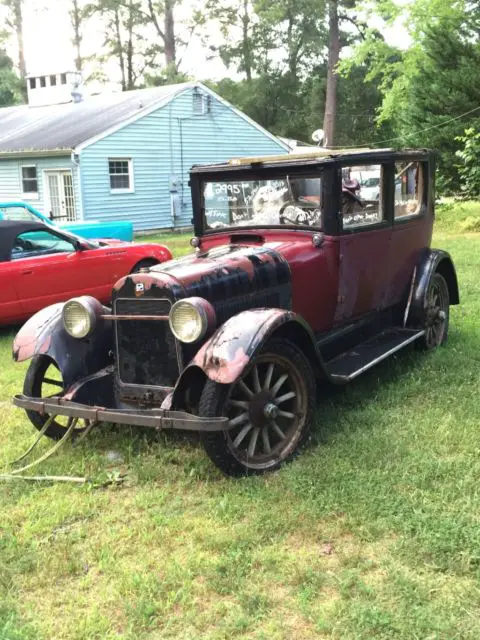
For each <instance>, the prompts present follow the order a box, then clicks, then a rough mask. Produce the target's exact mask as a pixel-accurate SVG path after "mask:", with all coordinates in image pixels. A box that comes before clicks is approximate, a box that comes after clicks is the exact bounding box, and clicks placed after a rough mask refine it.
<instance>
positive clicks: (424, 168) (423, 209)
mask: <svg viewBox="0 0 480 640" xmlns="http://www.w3.org/2000/svg"><path fill="white" fill-rule="evenodd" d="M400 162H410V163H412V162H416V163H417V164H418V165H420V169H421V172H422V194H421V198H419V205H418V207H417V210H416V211H414V212H413V213H409V214H408V215H405V216H398V217H397V216H396V215H395V174H396V164H397V163H400ZM427 180H428V163H427V162H426V161H425V160H416V159H413V160H412V159H410V158H395V161H394V163H393V175H392V181H393V184H392V196H393V203H392V221H393V224H394V225H399V224H400V225H401V224H406V223H408V222H410V221H411V220H417V219H418V218H421V217H423V216H425V215H426V213H427V210H428V206H427V203H428V184H427Z"/></svg>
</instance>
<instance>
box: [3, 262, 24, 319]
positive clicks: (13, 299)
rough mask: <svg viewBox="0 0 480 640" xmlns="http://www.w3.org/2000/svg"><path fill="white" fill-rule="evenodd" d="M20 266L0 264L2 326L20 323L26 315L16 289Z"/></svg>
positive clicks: (9, 263)
mask: <svg viewBox="0 0 480 640" xmlns="http://www.w3.org/2000/svg"><path fill="white" fill-rule="evenodd" d="M17 270H18V265H16V264H14V263H12V262H11V261H7V262H0V283H1V286H0V324H10V323H13V322H20V320H22V319H23V317H24V313H23V308H22V305H21V303H20V301H19V299H18V296H17V291H16V288H15V279H16V277H17Z"/></svg>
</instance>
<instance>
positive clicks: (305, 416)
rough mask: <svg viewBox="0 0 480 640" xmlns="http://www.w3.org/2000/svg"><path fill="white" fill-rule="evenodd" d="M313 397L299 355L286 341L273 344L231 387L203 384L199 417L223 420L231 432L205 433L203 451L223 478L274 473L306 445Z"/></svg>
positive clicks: (308, 370)
mask: <svg viewBox="0 0 480 640" xmlns="http://www.w3.org/2000/svg"><path fill="white" fill-rule="evenodd" d="M314 398H315V381H314V376H313V372H312V369H311V366H310V364H309V362H308V360H307V358H306V357H305V356H304V354H303V353H302V351H301V350H300V349H298V347H296V346H295V345H294V344H293V343H291V342H289V341H287V340H280V339H275V340H271V341H270V342H269V343H268V344H267V345H266V347H265V349H264V350H263V351H262V352H261V353H260V354H259V355H258V356H256V357H255V359H254V360H253V361H252V363H251V365H250V367H249V368H248V369H247V370H246V372H245V373H244V374H243V375H242V377H241V378H240V379H239V380H237V381H236V382H235V383H234V384H232V385H220V384H217V383H214V382H212V381H208V382H207V383H206V385H205V388H204V390H203V393H202V398H201V401H200V414H201V415H204V416H218V415H225V416H227V417H228V418H229V429H228V430H227V431H225V432H222V433H219V434H218V433H205V434H204V438H203V440H204V446H205V450H206V452H207V454H208V455H209V457H210V458H211V459H212V461H213V462H214V463H215V464H216V465H217V466H218V467H219V468H220V469H222V471H224V472H225V473H226V474H227V475H233V476H239V475H246V474H248V473H263V472H265V471H270V470H273V469H275V468H277V467H278V466H279V465H280V464H281V463H282V462H285V461H286V460H288V459H289V458H291V457H292V456H293V455H294V454H295V452H296V451H297V449H298V447H299V446H300V444H301V443H302V442H303V441H304V439H305V437H306V435H307V433H308V429H309V426H310V423H311V419H312V413H313V403H314Z"/></svg>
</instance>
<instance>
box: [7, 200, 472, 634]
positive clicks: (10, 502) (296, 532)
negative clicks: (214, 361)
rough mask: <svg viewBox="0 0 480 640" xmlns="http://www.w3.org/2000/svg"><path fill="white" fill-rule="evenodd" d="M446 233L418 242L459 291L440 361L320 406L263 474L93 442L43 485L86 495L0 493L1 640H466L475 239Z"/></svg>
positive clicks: (140, 444)
mask: <svg viewBox="0 0 480 640" xmlns="http://www.w3.org/2000/svg"><path fill="white" fill-rule="evenodd" d="M477 211H478V206H477ZM446 215H447V212H444V211H442V213H441V216H446ZM450 219H451V220H452V223H451V224H450V225H449V224H447V223H445V222H444V221H443V220H442V222H441V224H440V225H439V226H440V227H441V231H440V232H439V233H437V235H436V236H435V239H434V246H437V247H441V248H444V249H446V250H448V251H450V252H451V253H452V256H453V258H454V260H455V263H456V266H457V271H458V276H459V281H460V286H461V297H462V304H461V306H459V307H455V308H453V309H452V313H451V328H450V339H449V342H448V344H447V346H446V347H444V348H441V349H439V350H437V351H436V352H434V353H431V354H428V355H422V354H419V353H417V352H415V351H414V350H411V351H408V352H405V353H402V354H400V355H399V356H398V357H397V358H395V359H392V360H389V361H388V362H386V363H384V364H382V365H381V366H379V367H377V368H376V369H375V370H373V371H372V372H371V373H369V374H368V375H366V376H365V377H363V378H362V379H359V380H358V381H357V382H355V383H353V384H352V385H350V386H349V387H348V388H346V389H343V390H341V391H336V392H335V393H331V394H326V395H325V397H324V398H323V400H322V401H321V403H320V404H319V407H318V419H317V424H316V428H315V430H314V432H313V435H312V438H311V441H310V442H309V444H308V446H307V447H306V449H305V450H304V451H303V452H302V454H301V455H300V456H299V457H298V458H297V459H296V460H295V461H294V462H293V463H292V464H290V465H287V466H286V467H284V468H283V469H282V470H280V471H279V472H276V473H274V474H272V475H268V476H265V477H250V478H246V479H243V480H231V479H226V478H224V477H223V476H222V475H221V474H220V473H219V472H217V470H216V469H215V468H214V467H213V465H212V464H211V463H210V462H209V460H208V459H207V458H206V456H205V455H204V453H203V451H202V449H201V447H200V445H199V443H198V441H197V440H196V439H195V438H192V437H190V438H186V437H184V436H181V435H175V436H172V435H168V436H167V435H160V436H153V435H149V434H142V433H139V432H137V431H133V430H132V431H130V430H129V429H122V428H120V427H118V428H117V429H113V428H110V427H108V428H107V427H106V428H103V429H101V430H98V431H97V432H94V433H93V434H92V435H91V437H89V439H88V440H86V441H85V442H84V443H82V444H81V445H79V446H78V447H77V448H74V449H72V448H71V447H66V448H65V449H64V450H62V451H61V452H60V453H59V454H58V455H56V456H54V457H53V458H51V459H50V460H48V461H47V462H46V463H45V464H43V465H42V467H41V468H40V469H39V472H42V473H45V474H47V473H50V474H73V475H87V476H89V477H90V478H92V480H93V482H92V483H91V484H89V485H87V486H73V485H66V484H46V483H44V484H40V483H29V484H27V483H22V481H18V482H9V483H3V484H2V485H0V505H1V506H0V640H7V639H8V640H29V639H32V640H42V639H49V640H50V639H55V640H62V639H68V640H80V639H82V640H84V639H87V638H88V639H94V638H95V639H99V640H100V639H101V640H105V639H113V638H121V639H125V640H126V639H129V640H147V639H149V640H154V639H155V640H156V639H167V638H168V639H185V640H186V639H189V640H190V639H196V638H208V639H211V640H214V639H218V640H220V639H225V640H226V639H230V638H238V639H247V638H248V639H256V640H260V639H265V640H267V639H268V640H277V639H278V640H280V639H285V640H291V639H295V640H297V639H298V640H303V639H310V638H312V639H313V638H315V639H317V638H338V639H341V640H344V639H352V640H356V639H362V638H365V639H367V638H368V639H371V638H375V639H377V638H380V639H383V638H385V639H387V638H405V639H413V638H419V639H422V640H423V639H427V638H428V639H444V638H445V639H447V638H448V639H450V638H461V639H466V638H471V639H472V640H473V639H475V640H477V639H478V638H479V637H480V587H479V584H480V583H479V578H480V494H479V478H480V402H479V399H478V394H479V389H480V320H479V318H480V234H473V233H466V234H461V233H458V228H457V227H456V226H455V224H456V223H454V218H453V217H451V218H450ZM158 239H159V240H160V239H161V240H162V241H165V242H166V243H167V244H172V243H171V242H170V243H169V241H168V237H167V238H165V236H162V237H161V238H158ZM171 239H172V238H171ZM177 240H178V242H179V247H180V248H181V247H185V245H184V244H182V240H181V239H179V238H177V239H176V241H177ZM13 335H14V333H13V331H3V332H0V361H1V363H2V367H1V369H0V409H1V411H2V420H1V425H0V439H1V443H2V447H1V453H0V465H1V466H0V468H1V467H2V466H4V464H5V463H6V461H7V460H10V459H12V458H15V457H17V456H18V455H19V454H20V453H21V452H22V451H23V450H24V449H26V448H27V446H28V444H29V443H30V442H31V441H32V438H33V437H34V430H33V427H31V426H30V424H29V422H28V421H27V419H26V418H25V417H24V415H23V413H22V412H21V411H20V410H16V409H13V408H12V406H11V404H10V397H11V396H12V394H13V393H15V392H18V391H19V390H20V389H21V385H22V379H23V375H24V373H25V369H26V365H24V364H22V365H14V364H13V363H12V362H11V360H10V348H11V340H12V337H13ZM48 446H49V443H44V444H43V445H42V446H41V447H40V448H41V451H44V450H46V448H47V447H48ZM112 451H114V452H117V453H118V454H120V456H121V458H122V459H121V460H117V461H116V462H114V463H112V462H109V460H110V459H111V457H112V456H111V452H112ZM118 473H122V474H123V473H126V474H127V475H126V479H125V481H124V482H123V483H122V484H119V485H117V484H115V482H113V483H111V482H110V484H109V483H108V481H109V480H110V481H111V480H114V479H115V477H117V475H118Z"/></svg>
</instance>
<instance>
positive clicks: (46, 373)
mask: <svg viewBox="0 0 480 640" xmlns="http://www.w3.org/2000/svg"><path fill="white" fill-rule="evenodd" d="M64 391H65V385H64V384H63V379H62V374H61V373H60V371H59V369H58V367H57V365H56V363H55V362H54V360H52V359H51V358H49V357H48V356H44V355H41V356H35V358H33V359H32V361H31V362H30V366H29V367H28V371H27V375H26V376H25V382H24V384H23V393H24V394H25V395H26V396H29V397H30V398H51V397H54V396H59V395H62V394H63V393H64ZM26 414H27V416H28V419H29V420H30V422H31V423H32V424H33V426H34V427H35V428H36V429H38V430H39V431H41V430H42V429H43V426H44V425H45V423H46V421H47V420H48V418H49V416H48V415H47V414H44V415H40V414H39V413H38V412H37V411H29V410H28V409H27V410H26ZM88 422H89V421H88V420H79V421H78V426H77V427H76V428H75V431H74V433H75V434H76V435H79V434H80V433H81V432H82V431H84V430H85V428H86V427H87V426H88ZM67 429H68V419H67V418H65V417H62V416H57V418H55V420H54V421H53V422H52V423H51V424H50V425H49V426H48V428H47V430H46V432H45V435H46V436H48V437H49V438H52V440H60V439H61V438H63V436H64V435H65V432H66V431H67Z"/></svg>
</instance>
